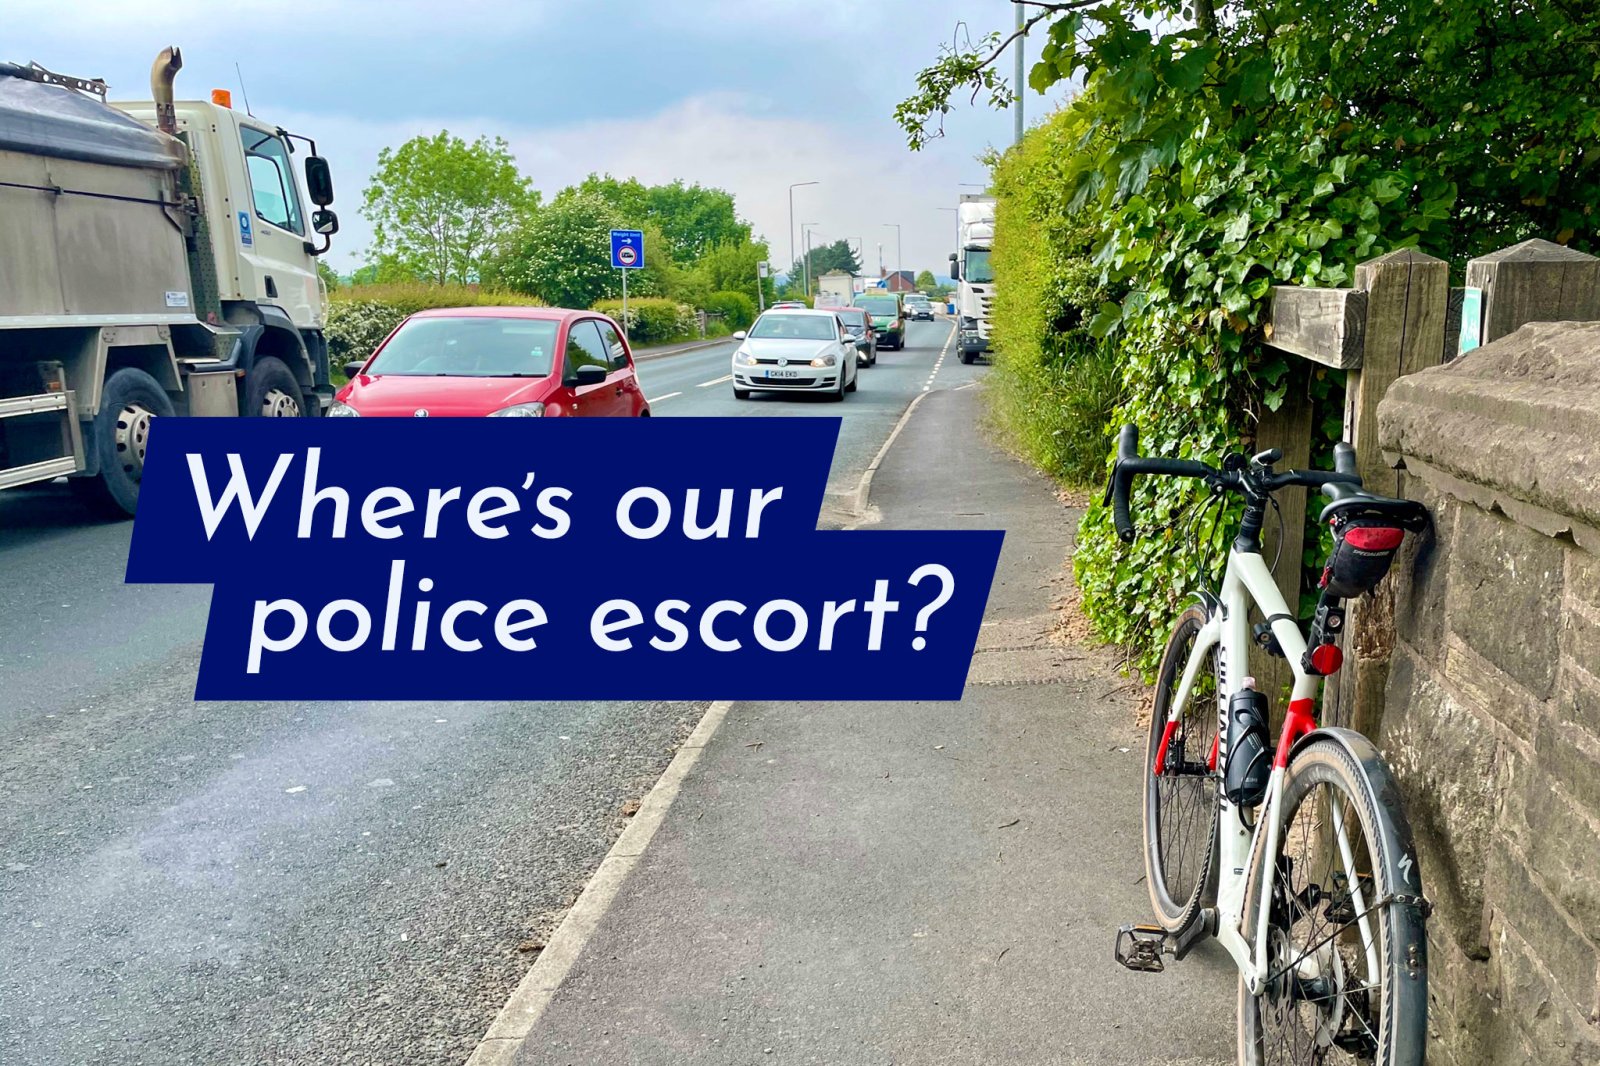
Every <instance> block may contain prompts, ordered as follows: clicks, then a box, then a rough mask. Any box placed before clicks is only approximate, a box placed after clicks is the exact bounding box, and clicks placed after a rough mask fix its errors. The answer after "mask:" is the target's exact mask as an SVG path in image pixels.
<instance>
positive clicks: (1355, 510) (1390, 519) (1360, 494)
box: [1320, 482, 1430, 533]
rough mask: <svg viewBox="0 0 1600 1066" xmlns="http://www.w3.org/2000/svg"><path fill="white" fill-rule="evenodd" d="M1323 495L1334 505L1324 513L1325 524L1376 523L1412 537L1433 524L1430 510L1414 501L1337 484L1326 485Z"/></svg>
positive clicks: (1329, 506)
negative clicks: (1334, 521)
mask: <svg viewBox="0 0 1600 1066" xmlns="http://www.w3.org/2000/svg"><path fill="white" fill-rule="evenodd" d="M1322 491H1323V493H1324V494H1325V495H1327V496H1328V497H1329V498H1330V499H1331V500H1332V501H1333V502H1331V503H1329V504H1328V506H1326V507H1324V508H1323V509H1322V515H1321V517H1320V520H1321V521H1323V522H1327V521H1330V520H1332V519H1333V518H1335V517H1340V518H1343V519H1344V520H1346V521H1348V520H1350V519H1354V518H1365V519H1377V520H1381V521H1383V522H1386V523H1388V524H1390V525H1396V526H1399V527H1400V528H1401V529H1404V530H1406V531H1407V532H1410V533H1421V532H1422V531H1423V530H1424V529H1427V528H1428V523H1429V522H1430V519H1429V517H1428V509H1427V508H1426V507H1424V506H1422V504H1420V503H1418V502H1416V501H1415V500H1397V499H1395V498H1394V497H1392V496H1379V495H1377V494H1376V493H1371V492H1368V491H1366V490H1365V489H1362V488H1358V487H1356V486H1355V485H1344V484H1340V483H1338V482H1331V483H1329V484H1327V485H1324V486H1323V489H1322Z"/></svg>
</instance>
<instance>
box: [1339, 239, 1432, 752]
mask: <svg viewBox="0 0 1600 1066" xmlns="http://www.w3.org/2000/svg"><path fill="white" fill-rule="evenodd" d="M1355 287H1356V288H1357V289H1362V290H1365V291H1366V294H1367V306H1366V324H1365V328H1364V330H1363V339H1362V355H1361V367H1360V369H1359V370H1352V371H1350V372H1349V374H1350V376H1349V379H1348V381H1347V383H1346V385H1345V408H1344V410H1345V415H1344V432H1345V439H1346V440H1348V441H1349V442H1350V444H1351V446H1352V447H1354V448H1355V451H1356V469H1357V470H1358V471H1359V472H1360V474H1361V481H1362V484H1363V485H1364V486H1365V487H1366V488H1367V489H1369V490H1370V491H1372V492H1377V493H1382V494H1384V495H1387V496H1395V495H1398V494H1399V492H1400V475H1399V472H1398V471H1396V470H1393V469H1391V468H1390V467H1389V466H1388V464H1387V463H1385V462H1384V459H1383V454H1382V452H1381V451H1380V450H1379V448H1378V401H1380V400H1382V399H1383V394H1384V393H1385V392H1387V391H1389V386H1390V385H1392V384H1394V381H1395V379H1396V378H1399V377H1401V376H1403V375H1405V374H1414V373H1416V372H1417V371H1418V370H1422V369H1425V368H1427V367H1430V366H1437V365H1438V364H1439V363H1440V362H1441V361H1442V360H1443V357H1444V344H1445V336H1444V329H1445V319H1446V317H1447V304H1448V301H1449V290H1450V267H1449V264H1448V263H1446V262H1445V261H1444V260H1442V259H1436V258H1434V257H1433V256H1431V255H1428V254H1426V253H1424V252H1419V251H1415V250H1414V249H1409V248H1407V249H1401V250H1400V251H1396V252H1390V253H1389V254H1388V255H1383V256H1379V257H1378V258H1377V259H1372V260H1369V261H1368V262H1365V263H1362V264H1361V265H1360V266H1358V267H1356V276H1355ZM1345 622H1346V624H1345V638H1344V653H1345V665H1344V669H1343V670H1342V671H1341V672H1340V673H1339V674H1338V675H1335V677H1336V680H1337V682H1338V683H1337V684H1336V685H1333V684H1330V685H1329V686H1328V691H1327V694H1326V696H1325V698H1324V701H1323V702H1324V705H1325V707H1326V708H1327V710H1326V712H1325V718H1326V720H1327V721H1328V722H1329V723H1330V724H1338V725H1349V726H1351V727H1352V728H1355V729H1358V730H1360V731H1361V732H1363V733H1366V734H1367V735H1368V736H1370V737H1373V738H1374V739H1376V738H1377V736H1378V727H1379V725H1380V721H1379V719H1380V717H1381V715H1382V712H1383V689H1384V685H1385V683H1386V682H1387V681H1388V678H1389V655H1390V653H1391V652H1392V651H1393V650H1394V640H1395V632H1394V587H1393V578H1392V577H1390V578H1386V579H1385V580H1384V581H1383V583H1382V584H1380V585H1379V586H1378V588H1377V590H1376V591H1374V592H1373V593H1372V595H1370V596H1364V597H1361V598H1360V599H1357V600H1352V601H1349V603H1348V604H1347V609H1346V618H1345Z"/></svg>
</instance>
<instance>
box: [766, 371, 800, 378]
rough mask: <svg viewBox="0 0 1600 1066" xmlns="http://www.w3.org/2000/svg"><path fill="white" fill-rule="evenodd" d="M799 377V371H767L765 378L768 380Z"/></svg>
mask: <svg viewBox="0 0 1600 1066" xmlns="http://www.w3.org/2000/svg"><path fill="white" fill-rule="evenodd" d="M799 376H800V371H798V370H769V371H767V377H768V378H769V379H770V378H797V377H799Z"/></svg>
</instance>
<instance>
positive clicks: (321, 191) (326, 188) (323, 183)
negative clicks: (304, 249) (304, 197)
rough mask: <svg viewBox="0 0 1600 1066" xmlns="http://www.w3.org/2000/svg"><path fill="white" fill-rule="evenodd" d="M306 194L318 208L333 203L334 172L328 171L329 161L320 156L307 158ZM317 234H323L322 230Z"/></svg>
mask: <svg viewBox="0 0 1600 1066" xmlns="http://www.w3.org/2000/svg"><path fill="white" fill-rule="evenodd" d="M306 192H308V193H310V194H311V202H312V203H314V204H316V205H317V206H318V207H327V206H328V205H329V204H331V203H333V172H332V171H330V170H329V169H328V161H327V160H326V159H324V158H322V157H321V156H320V155H309V156H306ZM317 232H318V233H321V232H322V230H320V229H319V230H317Z"/></svg>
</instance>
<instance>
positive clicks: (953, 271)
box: [950, 252, 961, 281]
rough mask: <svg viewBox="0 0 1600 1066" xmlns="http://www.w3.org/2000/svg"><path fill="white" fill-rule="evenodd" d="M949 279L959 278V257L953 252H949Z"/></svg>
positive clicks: (958, 279) (957, 279) (956, 279)
mask: <svg viewBox="0 0 1600 1066" xmlns="http://www.w3.org/2000/svg"><path fill="white" fill-rule="evenodd" d="M950 280H951V281H960V280H961V257H960V256H958V255H956V253H955V252H951V253H950Z"/></svg>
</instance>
